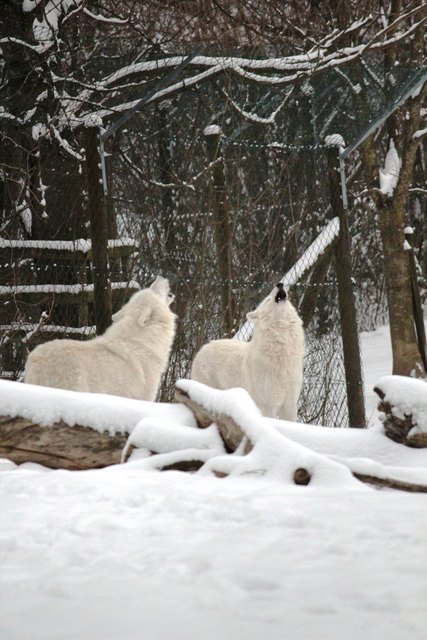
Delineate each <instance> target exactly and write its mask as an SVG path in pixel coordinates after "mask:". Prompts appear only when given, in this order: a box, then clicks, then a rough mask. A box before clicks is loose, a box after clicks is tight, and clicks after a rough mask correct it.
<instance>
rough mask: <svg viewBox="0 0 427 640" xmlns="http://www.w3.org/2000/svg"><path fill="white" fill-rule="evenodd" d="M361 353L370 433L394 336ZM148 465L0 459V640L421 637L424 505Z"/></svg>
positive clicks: (426, 598)
mask: <svg viewBox="0 0 427 640" xmlns="http://www.w3.org/2000/svg"><path fill="white" fill-rule="evenodd" d="M362 350H363V360H364V365H365V372H364V373H365V386H366V389H367V412H368V415H369V416H370V422H371V424H376V423H377V422H378V418H377V414H376V411H375V406H376V402H377V400H376V397H375V395H374V394H373V392H372V391H371V389H372V386H373V385H374V384H375V382H377V381H378V379H379V378H380V377H381V376H383V375H384V374H388V373H390V371H391V364H390V360H391V359H390V347H389V336H388V329H387V328H382V329H379V330H378V331H376V332H375V333H373V334H364V335H362ZM10 402H11V403H13V402H15V400H13V399H11V400H10ZM41 410H43V409H41ZM70 411H71V409H70ZM75 411H76V412H77V408H76V409H75ZM127 411H128V413H127V415H129V416H131V415H135V416H136V414H137V413H138V412H137V411H136V405H132V406H131V404H129V405H127ZM162 411H163V409H162V410H160V409H159V415H158V416H157V419H161V418H162ZM109 412H110V416H111V418H113V417H114V412H113V409H112V407H110V408H109ZM143 415H144V410H142V411H141V416H143ZM178 417H179V418H182V419H185V416H178ZM174 418H175V419H176V415H175V416H174ZM94 419H96V420H99V421H100V422H102V420H103V419H104V418H103V417H101V416H95V418H94ZM114 419H116V418H114ZM129 419H130V418H129ZM396 446H397V445H396ZM411 451H412V450H409V449H408V450H407V454H408V455H407V460H406V465H408V464H409V463H410V455H411V454H410V452H411ZM420 453H421V452H419V451H418V452H417V454H420ZM414 454H415V452H414ZM426 456H427V453H426ZM420 459H421V458H420V456H419V455H418V456H417V465H419V460H420ZM408 460H409V462H408ZM145 462H146V461H145V460H136V461H135V462H130V463H127V464H125V465H122V466H117V467H110V468H107V469H103V470H98V471H82V472H67V471H49V470H46V469H44V468H43V467H40V466H37V465H23V466H21V467H16V466H15V465H13V464H12V463H10V462H8V461H3V462H2V464H0V469H1V470H2V471H1V473H0V501H1V518H0V558H1V559H0V567H1V571H0V637H1V638H2V639H3V638H4V639H5V640H76V639H78V640H137V639H139V638H141V637H142V638H147V639H149V640H181V639H182V640H184V639H185V640H193V639H194V640H195V639H197V640H228V639H233V640H267V639H268V640H276V639H277V640H282V639H286V640H326V639H327V640H343V638H345V639H346V640H360V638H363V639H364V640H382V639H383V638H387V640H407V638H409V637H410V638H413V640H423V638H425V637H427V636H426V628H427V572H426V570H425V558H426V556H427V535H426V534H427V509H426V506H427V502H426V501H427V497H426V495H425V494H424V495H423V494H410V493H404V492H398V491H391V490H384V489H383V490H380V491H379V490H376V489H373V488H370V487H368V486H367V485H363V484H361V483H356V482H351V483H345V484H344V486H342V485H341V484H335V482H333V481H332V479H331V480H330V482H329V483H328V482H324V483H323V486H319V485H314V486H312V485H311V484H310V485H308V486H306V487H297V486H294V485H292V484H290V483H284V482H280V481H278V480H277V479H272V478H271V477H269V476H264V477H251V476H246V477H229V478H226V479H219V478H214V477H210V476H205V475H188V474H184V473H179V472H172V471H170V472H163V473H160V472H156V471H152V470H147V468H146V467H145V468H144V465H145ZM425 467H427V463H426V464H425Z"/></svg>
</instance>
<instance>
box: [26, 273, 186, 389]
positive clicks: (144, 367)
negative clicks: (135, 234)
mask: <svg viewBox="0 0 427 640" xmlns="http://www.w3.org/2000/svg"><path fill="white" fill-rule="evenodd" d="M172 300H173V296H172V295H171V294H170V293H169V282H168V280H167V279H166V278H163V277H162V276H158V277H157V278H156V280H155V281H154V282H153V284H152V285H151V287H150V288H148V289H143V290H142V291H138V292H137V293H135V294H134V295H133V296H132V298H131V299H130V300H129V302H127V304H125V305H124V306H123V307H122V308H121V309H120V311H118V312H117V313H116V314H114V316H113V324H112V325H111V326H110V327H108V329H107V330H106V331H105V333H104V334H103V335H102V336H97V337H96V338H93V339H92V340H88V341H87V342H81V341H78V340H52V341H51V342H46V343H45V344H41V345H39V346H38V347H36V348H35V349H34V350H33V351H32V352H31V353H30V355H29V356H28V359H27V363H26V366H25V382H27V383H29V384H37V385H42V386H46V387H55V388H59V389H70V390H72V391H87V392H91V393H109V394H112V395H116V396H124V397H127V398H136V399H139V400H154V399H155V397H156V394H157V390H158V387H159V383H160V378H161V375H162V373H163V372H164V370H165V369H166V366H167V363H168V360H169V354H170V350H171V347H172V342H173V338H174V335H175V318H176V316H175V314H174V313H172V311H171V310H170V309H169V305H170V303H171V302H172Z"/></svg>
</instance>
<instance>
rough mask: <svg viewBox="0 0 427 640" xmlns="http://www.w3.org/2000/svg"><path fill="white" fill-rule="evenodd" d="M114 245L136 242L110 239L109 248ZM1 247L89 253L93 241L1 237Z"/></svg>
mask: <svg viewBox="0 0 427 640" xmlns="http://www.w3.org/2000/svg"><path fill="white" fill-rule="evenodd" d="M113 247H136V242H135V240H133V239H132V238H121V239H120V240H109V241H108V248H109V249H110V248H113ZM0 249H47V250H56V251H72V252H73V253H75V252H76V251H81V252H82V253H89V251H91V249H92V242H91V241H90V240H86V239H84V238H79V239H77V240H9V239H8V238H0Z"/></svg>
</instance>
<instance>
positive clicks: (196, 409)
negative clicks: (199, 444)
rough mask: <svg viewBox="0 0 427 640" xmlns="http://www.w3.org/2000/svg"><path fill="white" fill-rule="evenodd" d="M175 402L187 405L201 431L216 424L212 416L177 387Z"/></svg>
mask: <svg viewBox="0 0 427 640" xmlns="http://www.w3.org/2000/svg"><path fill="white" fill-rule="evenodd" d="M174 400H175V402H180V403H181V404H185V406H186V407H188V408H189V409H190V411H192V412H193V414H194V417H195V418H196V422H197V426H198V427H199V429H206V428H207V427H210V425H211V424H212V423H213V422H214V421H213V419H212V416H209V415H208V414H207V413H206V411H204V409H203V408H202V407H201V406H200V405H199V404H197V403H196V402H194V400H192V398H190V396H189V394H188V393H187V392H186V391H184V390H183V389H180V388H179V387H178V386H177V385H175V395H174Z"/></svg>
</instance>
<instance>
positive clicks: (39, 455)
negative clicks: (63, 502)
mask: <svg viewBox="0 0 427 640" xmlns="http://www.w3.org/2000/svg"><path fill="white" fill-rule="evenodd" d="M126 439H127V435H121V434H115V435H114V436H110V435H109V434H108V433H99V432H98V431H95V430H94V429H91V428H90V427H84V426H81V425H75V426H74V427H70V426H69V425H67V424H65V422H56V423H55V424H53V425H52V426H50V427H46V426H43V425H40V424H36V423H34V422H32V421H31V420H26V419H25V418H10V417H7V416H1V417H0V457H5V458H8V460H12V462H15V463H16V464H22V463H24V462H37V463H38V464H42V465H44V466H45V467H49V468H50V469H68V470H83V469H99V468H102V467H108V466H109V465H112V464H120V458H121V453H122V449H123V447H124V445H125V443H126Z"/></svg>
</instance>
